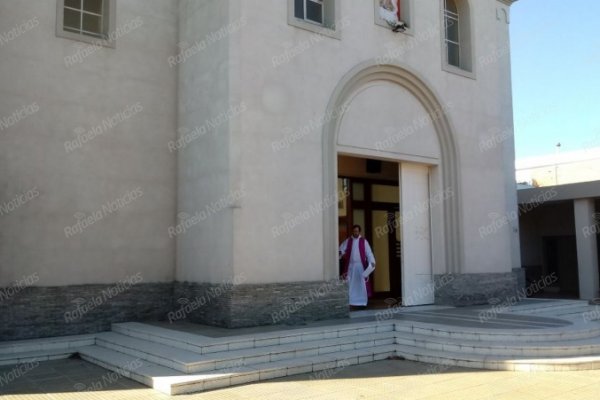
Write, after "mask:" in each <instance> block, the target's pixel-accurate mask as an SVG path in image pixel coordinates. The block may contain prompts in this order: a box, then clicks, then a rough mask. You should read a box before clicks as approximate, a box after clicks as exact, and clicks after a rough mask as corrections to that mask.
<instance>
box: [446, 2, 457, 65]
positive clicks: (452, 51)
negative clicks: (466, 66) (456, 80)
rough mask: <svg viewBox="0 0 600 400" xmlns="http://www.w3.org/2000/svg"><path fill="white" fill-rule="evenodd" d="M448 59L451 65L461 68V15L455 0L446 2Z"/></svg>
mask: <svg viewBox="0 0 600 400" xmlns="http://www.w3.org/2000/svg"><path fill="white" fill-rule="evenodd" d="M444 1H445V5H444V27H445V31H446V39H445V41H446V53H447V54H446V57H447V62H448V64H450V65H454V66H455V67H458V68H460V15H459V13H458V8H457V7H456V3H455V2H454V0H444Z"/></svg>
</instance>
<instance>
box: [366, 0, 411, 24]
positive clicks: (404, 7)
mask: <svg viewBox="0 0 600 400" xmlns="http://www.w3.org/2000/svg"><path fill="white" fill-rule="evenodd" d="M409 20H410V0H375V23H376V24H377V25H381V26H385V27H386V28H390V29H391V30H392V31H394V32H404V31H406V30H408V29H410V21H409Z"/></svg>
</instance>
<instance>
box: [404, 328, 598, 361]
mask: <svg viewBox="0 0 600 400" xmlns="http://www.w3.org/2000/svg"><path fill="white" fill-rule="evenodd" d="M396 344H398V345H402V346H411V347H418V348H424V349H429V350H435V351H441V352H450V353H468V354H479V355H484V356H503V357H504V356H506V357H549V358H555V357H580V356H587V355H589V354H600V337H593V338H587V339H580V340H568V341H545V342H513V341H508V340H507V341H503V342H491V341H472V340H465V339H458V338H441V337H426V336H422V335H415V334H409V333H400V332H396Z"/></svg>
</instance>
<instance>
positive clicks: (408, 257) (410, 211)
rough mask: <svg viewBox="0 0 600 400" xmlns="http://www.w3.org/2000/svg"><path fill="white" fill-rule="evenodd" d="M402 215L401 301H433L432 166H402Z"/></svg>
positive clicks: (410, 302)
mask: <svg viewBox="0 0 600 400" xmlns="http://www.w3.org/2000/svg"><path fill="white" fill-rule="evenodd" d="M400 187H401V190H400V193H401V200H400V212H401V215H402V250H403V251H402V301H403V303H404V305H406V306H415V305H422V304H432V303H433V302H434V284H433V268H432V260H431V212H430V207H429V205H430V204H429V168H428V167H427V166H422V165H418V164H404V163H403V164H401V165H400Z"/></svg>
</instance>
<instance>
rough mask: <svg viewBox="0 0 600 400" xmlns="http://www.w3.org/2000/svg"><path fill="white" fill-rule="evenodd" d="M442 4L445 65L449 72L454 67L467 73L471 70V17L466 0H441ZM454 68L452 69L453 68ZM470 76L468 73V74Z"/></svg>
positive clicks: (452, 70) (453, 70)
mask: <svg viewBox="0 0 600 400" xmlns="http://www.w3.org/2000/svg"><path fill="white" fill-rule="evenodd" d="M442 1H443V6H444V10H443V11H444V16H443V23H444V48H445V52H446V54H445V61H446V63H445V65H447V66H448V67H449V69H448V70H449V71H450V72H458V71H457V70H456V68H458V69H459V70H461V71H460V72H461V73H462V74H464V73H465V72H466V73H467V75H469V74H470V73H471V72H472V65H473V62H472V52H471V17H470V7H469V2H468V0H442ZM453 68H454V69H453ZM469 76H470V75H469Z"/></svg>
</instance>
